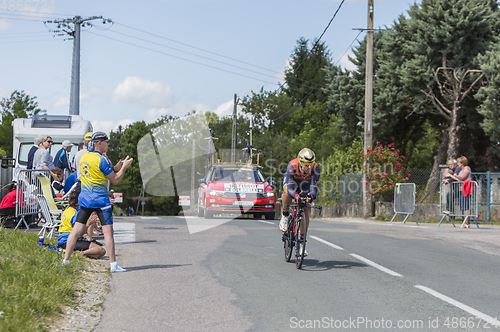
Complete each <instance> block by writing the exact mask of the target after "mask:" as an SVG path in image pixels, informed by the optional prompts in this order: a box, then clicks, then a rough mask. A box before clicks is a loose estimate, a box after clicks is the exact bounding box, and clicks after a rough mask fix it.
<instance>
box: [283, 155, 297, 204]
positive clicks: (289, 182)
mask: <svg viewBox="0 0 500 332" xmlns="http://www.w3.org/2000/svg"><path fill="white" fill-rule="evenodd" d="M294 175H295V167H293V165H292V164H291V163H289V164H288V166H287V168H286V173H285V183H284V184H285V185H286V190H287V193H288V195H290V197H292V198H295V199H297V196H298V193H297V192H296V191H295V180H294V179H293V176H294Z"/></svg>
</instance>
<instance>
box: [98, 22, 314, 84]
mask: <svg viewBox="0 0 500 332" xmlns="http://www.w3.org/2000/svg"><path fill="white" fill-rule="evenodd" d="M112 23H114V24H117V25H121V26H125V25H123V24H120V23H116V22H112ZM126 27H128V28H130V29H134V30H137V31H140V32H142V33H146V34H149V35H152V36H155V37H158V38H161V39H165V40H168V41H172V42H175V43H178V44H181V45H184V46H188V47H191V48H194V49H197V50H201V51H203V52H207V53H210V54H213V55H216V56H219V57H222V58H225V59H230V60H232V61H236V62H239V63H243V64H246V65H248V66H251V67H255V68H260V69H263V70H266V71H269V72H272V73H274V74H281V72H277V71H274V70H271V69H266V68H263V67H260V66H256V65H253V64H251V63H248V62H244V61H240V60H237V59H234V58H231V57H227V56H224V55H221V54H218V53H214V52H211V51H207V50H204V49H201V48H199V47H195V46H192V45H189V44H186V43H182V42H178V41H175V40H173V39H170V38H166V37H163V36H160V35H157V34H152V33H149V32H147V31H144V30H140V29H135V28H132V27H129V26H126ZM99 30H103V29H102V28H101V29H99ZM106 30H108V29H106ZM110 31H112V32H114V33H117V34H121V35H124V36H127V37H130V38H134V39H138V40H141V41H144V42H147V43H151V44H154V45H157V46H161V47H165V48H169V49H172V50H175V51H178V52H182V53H186V54H189V55H192V56H195V57H199V58H202V59H206V60H210V61H214V62H217V63H220V64H224V65H227V66H230V67H234V68H238V69H242V70H245V71H249V72H252V73H256V74H259V75H263V76H267V77H270V78H273V79H274V78H275V76H271V75H268V74H264V73H261V72H257V71H254V70H251V69H247V68H244V67H241V66H236V65H233V64H230V63H227V62H223V61H219V60H216V59H212V58H208V57H205V56H202V55H198V54H195V53H192V52H187V51H184V50H181V49H178V48H175V47H170V46H167V45H165V44H160V43H156V42H153V41H150V40H147V39H144V38H141V37H135V36H131V35H129V34H126V33H123V32H119V31H115V30H110ZM297 80H299V81H302V82H304V83H310V84H311V86H312V85H313V84H316V82H310V81H307V80H304V79H297ZM273 84H277V83H273Z"/></svg>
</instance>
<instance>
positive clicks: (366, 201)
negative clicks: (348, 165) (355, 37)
mask: <svg viewBox="0 0 500 332" xmlns="http://www.w3.org/2000/svg"><path fill="white" fill-rule="evenodd" d="M372 113H373V0H368V29H367V35H366V76H365V141H364V153H366V150H367V149H368V148H369V147H372V140H373V121H372V120H373V114H372ZM365 163H366V158H365ZM364 169H367V167H364ZM366 183H368V180H367V178H366V173H363V214H364V216H365V218H367V217H371V216H372V215H373V209H372V195H371V194H370V193H369V191H370V188H369V186H367V185H366Z"/></svg>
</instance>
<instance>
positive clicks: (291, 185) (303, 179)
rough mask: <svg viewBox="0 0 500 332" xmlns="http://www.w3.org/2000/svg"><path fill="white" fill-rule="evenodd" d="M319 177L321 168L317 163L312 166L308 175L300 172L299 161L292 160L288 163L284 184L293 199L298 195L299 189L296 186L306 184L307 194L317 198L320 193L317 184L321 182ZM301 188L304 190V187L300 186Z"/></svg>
mask: <svg viewBox="0 0 500 332" xmlns="http://www.w3.org/2000/svg"><path fill="white" fill-rule="evenodd" d="M319 176H320V168H319V165H318V164H317V163H316V162H315V163H314V164H313V166H312V169H311V173H309V174H307V173H302V172H301V171H300V163H299V159H298V158H295V159H292V160H290V162H289V163H288V166H287V168H286V172H285V174H284V177H283V184H284V185H288V186H287V191H288V194H289V195H290V196H292V197H295V196H296V195H297V194H298V192H297V190H296V189H298V188H296V187H295V184H299V183H306V184H307V192H308V193H310V194H311V195H312V196H313V198H316V194H317V192H318V187H317V184H318V181H319ZM299 188H302V186H299ZM299 191H300V190H299Z"/></svg>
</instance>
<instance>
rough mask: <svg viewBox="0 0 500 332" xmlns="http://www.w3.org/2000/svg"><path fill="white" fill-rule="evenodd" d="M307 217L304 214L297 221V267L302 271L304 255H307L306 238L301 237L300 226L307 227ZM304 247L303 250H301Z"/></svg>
mask: <svg viewBox="0 0 500 332" xmlns="http://www.w3.org/2000/svg"><path fill="white" fill-rule="evenodd" d="M305 222H306V216H305V214H304V212H302V213H301V214H300V215H298V216H297V217H296V221H295V267H296V268H297V269H300V268H301V267H302V263H304V255H305V253H306V236H305V233H304V237H301V236H300V224H302V223H304V227H305ZM301 247H302V250H300V248H301Z"/></svg>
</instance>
